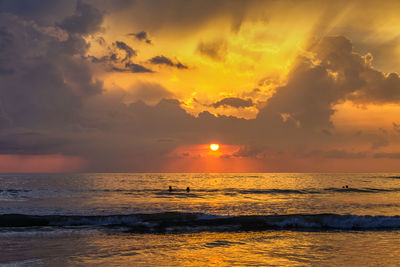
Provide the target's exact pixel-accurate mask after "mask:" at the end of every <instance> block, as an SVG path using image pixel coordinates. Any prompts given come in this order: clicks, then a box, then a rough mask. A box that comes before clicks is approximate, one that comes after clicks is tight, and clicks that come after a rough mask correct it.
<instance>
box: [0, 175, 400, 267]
mask: <svg viewBox="0 0 400 267" xmlns="http://www.w3.org/2000/svg"><path fill="white" fill-rule="evenodd" d="M169 187H171V189H172V190H169ZM188 187H189V188H188ZM187 189H188V190H187ZM0 265H1V266H400V174H398V173H357V174H349V173H335V174H333V173H327V174H323V173H223V174H221V173H80V174H1V175H0Z"/></svg>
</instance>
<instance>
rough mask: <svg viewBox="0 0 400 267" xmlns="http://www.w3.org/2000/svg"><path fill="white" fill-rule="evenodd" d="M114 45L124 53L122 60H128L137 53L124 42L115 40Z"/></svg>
mask: <svg viewBox="0 0 400 267" xmlns="http://www.w3.org/2000/svg"><path fill="white" fill-rule="evenodd" d="M115 45H116V47H117V48H118V49H121V50H122V51H125V53H126V56H125V58H123V59H122V62H125V61H129V60H130V59H131V58H132V57H133V56H136V55H137V53H136V51H135V50H134V49H133V48H132V47H130V46H129V45H127V44H126V43H124V42H121V41H116V42H115Z"/></svg>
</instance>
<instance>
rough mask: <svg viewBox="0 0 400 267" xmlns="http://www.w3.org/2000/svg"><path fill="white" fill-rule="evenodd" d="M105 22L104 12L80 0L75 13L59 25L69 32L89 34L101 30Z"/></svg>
mask: <svg viewBox="0 0 400 267" xmlns="http://www.w3.org/2000/svg"><path fill="white" fill-rule="evenodd" d="M102 22H103V14H102V13H101V12H100V10H98V9H97V8H95V7H93V6H92V5H89V4H86V3H84V2H83V1H82V0H78V1H77V4H76V10H75V13H74V14H73V15H72V16H69V17H66V18H65V19H64V20H63V21H62V22H61V23H60V24H59V27H60V28H62V29H64V30H67V31H68V32H69V33H78V34H89V33H92V32H96V31H98V30H100V26H101V24H102Z"/></svg>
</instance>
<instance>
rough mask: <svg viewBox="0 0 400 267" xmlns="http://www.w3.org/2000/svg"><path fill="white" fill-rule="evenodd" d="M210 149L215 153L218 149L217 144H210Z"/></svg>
mask: <svg viewBox="0 0 400 267" xmlns="http://www.w3.org/2000/svg"><path fill="white" fill-rule="evenodd" d="M210 149H211V150H212V151H217V150H218V149H219V144H210Z"/></svg>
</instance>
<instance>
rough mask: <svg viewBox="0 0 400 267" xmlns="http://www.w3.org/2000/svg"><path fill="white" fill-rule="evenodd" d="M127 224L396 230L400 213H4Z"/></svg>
mask: <svg viewBox="0 0 400 267" xmlns="http://www.w3.org/2000/svg"><path fill="white" fill-rule="evenodd" d="M42 226H43V227H44V226H45V227H74V226H85V227H92V226H93V227H106V228H110V227H123V229H124V231H128V232H133V233H168V232H202V231H222V232H232V231H263V230H269V229H273V230H312V231H315V230H395V229H400V216H370V215H340V214H289V215H251V216H217V215H208V214H199V213H180V212H165V213H153V214H131V215H108V216H67V215H65V216H64V215H44V216H39V215H24V214H3V215H0V228H2V229H5V227H7V228H8V227H13V228H16V227H27V228H29V227H42Z"/></svg>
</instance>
